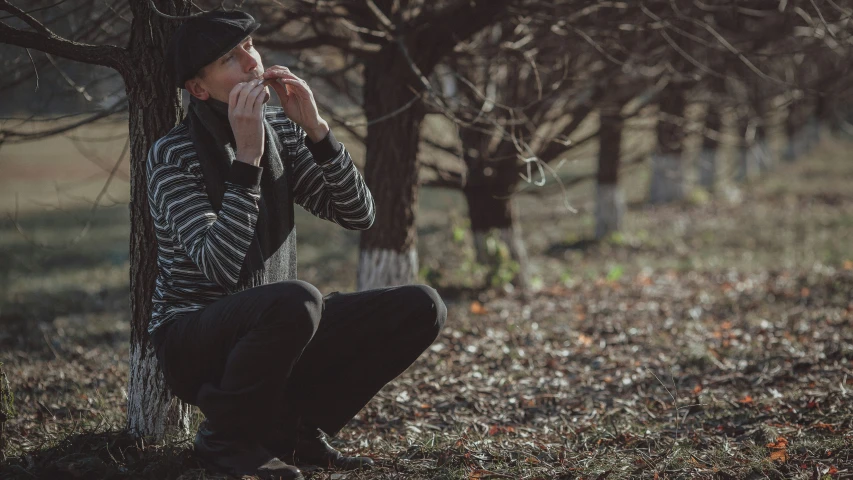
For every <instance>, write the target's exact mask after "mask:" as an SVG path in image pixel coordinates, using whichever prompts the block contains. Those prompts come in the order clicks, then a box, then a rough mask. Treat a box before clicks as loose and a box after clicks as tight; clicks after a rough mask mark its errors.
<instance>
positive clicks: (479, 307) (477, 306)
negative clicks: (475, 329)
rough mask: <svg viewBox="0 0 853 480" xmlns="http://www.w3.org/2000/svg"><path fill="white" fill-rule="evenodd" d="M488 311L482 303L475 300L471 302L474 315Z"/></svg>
mask: <svg viewBox="0 0 853 480" xmlns="http://www.w3.org/2000/svg"><path fill="white" fill-rule="evenodd" d="M486 312H487V310H486V307H485V306H483V304H482V303H480V302H478V301H476V300H474V301H473V302H471V313H473V314H474V315H483V314H485V313H486Z"/></svg>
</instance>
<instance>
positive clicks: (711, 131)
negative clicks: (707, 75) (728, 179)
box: [698, 103, 723, 192]
mask: <svg viewBox="0 0 853 480" xmlns="http://www.w3.org/2000/svg"><path fill="white" fill-rule="evenodd" d="M722 125H723V122H722V118H720V110H719V107H717V105H715V104H714V103H709V104H708V110H707V112H706V113H705V130H706V132H705V136H704V137H703V138H702V150H701V152H700V153H699V165H698V171H699V185H700V186H701V187H702V188H704V189H706V190H708V191H709V192H713V191H714V187H715V184H716V181H717V149H718V148H719V142H717V138H716V137H713V135H716V134H719V132H720V130H722Z"/></svg>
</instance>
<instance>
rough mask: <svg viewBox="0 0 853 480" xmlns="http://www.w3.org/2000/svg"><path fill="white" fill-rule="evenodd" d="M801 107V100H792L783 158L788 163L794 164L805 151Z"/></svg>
mask: <svg viewBox="0 0 853 480" xmlns="http://www.w3.org/2000/svg"><path fill="white" fill-rule="evenodd" d="M799 105H800V101H799V100H792V101H791V105H790V106H789V107H788V116H787V117H785V136H786V137H787V139H786V140H787V144H786V146H785V154H784V155H783V157H782V158H783V159H784V160H785V161H787V162H793V161H794V160H796V159H797V158H799V156H800V155H802V154H803V152H804V151H805V148H804V146H803V141H804V140H803V135H802V129H803V125H802V120H801V118H800V115H799V114H800V108H799Z"/></svg>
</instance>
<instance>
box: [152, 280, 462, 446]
mask: <svg viewBox="0 0 853 480" xmlns="http://www.w3.org/2000/svg"><path fill="white" fill-rule="evenodd" d="M446 318H447V309H446V307H445V305H444V302H443V301H442V300H441V298H440V297H439V295H438V293H436V291H435V290H433V289H432V288H430V287H427V286H424V285H407V286H399V287H390V288H382V289H376V290H369V291H365V292H357V293H338V292H333V293H331V294H329V295H326V296H323V295H322V294H321V293H320V292H319V291H318V290H317V289H316V288H315V287H314V286H312V285H311V284H309V283H306V282H303V281H300V280H294V281H285V282H278V283H273V284H268V285H263V286H260V287H255V288H251V289H248V290H244V291H242V292H239V293H236V294H233V295H229V296H227V297H224V298H222V299H220V300H218V301H216V302H215V303H212V304H211V305H208V306H207V307H205V308H204V309H203V310H200V311H198V312H195V313H192V314H189V315H187V316H184V317H182V318H179V319H177V320H176V321H174V322H172V323H170V324H168V325H165V326H163V327H161V328H160V329H158V330H157V331H155V333H154V335H153V336H152V342H153V344H154V348H155V351H156V354H157V358H158V361H159V362H160V366H161V368H162V370H163V374H164V376H165V380H166V384H167V385H168V386H169V388H170V389H171V390H172V392H173V393H174V394H175V395H176V396H177V397H178V398H180V399H181V400H183V401H185V402H187V403H190V404H193V405H197V406H198V407H199V409H200V410H201V411H202V413H204V415H205V417H207V420H208V421H209V422H210V423H211V424H212V427H213V428H215V429H217V430H220V431H226V432H233V433H234V434H238V435H244V436H251V437H258V436H265V435H267V434H269V433H271V432H272V433H273V434H274V435H276V436H281V435H283V436H284V437H288V436H290V435H291V434H292V433H293V432H294V430H295V428H296V425H297V422H300V421H301V422H302V423H304V424H306V425H309V426H312V427H317V428H321V429H322V430H323V431H325V432H326V433H327V434H329V435H331V436H334V435H335V434H336V433H337V432H338V431H340V429H341V428H342V427H343V426H344V425H345V424H346V423H347V422H348V421H349V420H351V419H352V418H353V417H354V416H355V415H356V414H357V413H358V412H359V410H361V408H362V407H363V406H364V405H365V404H367V402H368V401H369V400H370V399H371V398H373V396H374V395H375V394H376V393H377V392H378V391H379V390H380V389H381V388H382V387H383V386H384V385H385V384H387V383H388V382H390V381H391V380H393V379H394V378H396V377H397V376H398V375H400V374H401V373H402V372H403V371H404V370H406V368H408V367H409V366H410V365H411V364H412V363H413V362H414V361H415V360H416V359H417V358H418V357H419V356H420V354H421V353H423V351H424V350H426V349H427V347H429V346H430V344H431V343H432V342H433V341H434V340H435V338H436V337H437V336H438V333H439V331H440V330H441V328H442V326H443V325H444V322H445V319H446Z"/></svg>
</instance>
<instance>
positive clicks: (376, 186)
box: [358, 44, 426, 290]
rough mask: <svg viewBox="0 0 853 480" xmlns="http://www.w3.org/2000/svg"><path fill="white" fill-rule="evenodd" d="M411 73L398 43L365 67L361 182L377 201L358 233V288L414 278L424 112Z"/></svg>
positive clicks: (415, 82)
mask: <svg viewBox="0 0 853 480" xmlns="http://www.w3.org/2000/svg"><path fill="white" fill-rule="evenodd" d="M413 89H414V91H420V90H421V89H422V87H421V86H420V85H419V83H418V81H417V79H416V77H415V76H414V75H413V74H412V72H411V69H410V67H409V64H408V63H407V61H406V59H405V58H403V56H402V54H401V53H400V49H399V48H398V47H397V45H394V44H392V45H390V46H388V47H385V48H384V49H383V50H382V51H380V52H378V53H377V54H376V55H375V56H374V57H372V58H371V59H370V60H369V61H368V62H367V64H366V65H365V69H364V112H365V115H366V116H367V119H368V121H369V122H371V123H370V124H369V125H368V127H367V140H366V142H365V143H366V145H365V147H366V156H367V163H366V166H365V181H366V182H367V185H368V187H369V188H370V191H371V193H372V194H373V198H374V201H375V202H376V220H375V222H374V224H373V226H372V227H371V228H370V229H368V230H365V231H364V232H362V234H361V252H360V255H359V263H358V290H369V289H372V288H378V287H384V286H391V285H404V284H411V283H415V282H416V281H417V274H418V254H417V245H416V232H415V211H416V210H417V201H418V165H417V155H418V144H419V143H420V128H421V123H422V122H423V119H424V116H425V114H426V111H425V108H424V104H423V102H422V101H420V100H416V101H415V102H414V103H413V104H412V105H411V106H409V107H408V108H406V109H404V110H403V111H401V112H398V113H397V114H395V115H393V116H390V117H389V118H385V119H383V117H384V116H386V115H390V114H391V113H392V112H395V111H396V110H398V109H400V108H401V107H403V106H404V105H406V104H407V103H409V102H410V101H411V100H412V97H413V96H414V95H416V94H415V93H413Z"/></svg>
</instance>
